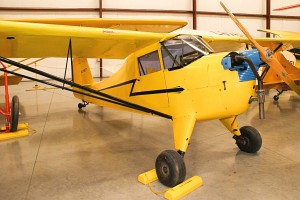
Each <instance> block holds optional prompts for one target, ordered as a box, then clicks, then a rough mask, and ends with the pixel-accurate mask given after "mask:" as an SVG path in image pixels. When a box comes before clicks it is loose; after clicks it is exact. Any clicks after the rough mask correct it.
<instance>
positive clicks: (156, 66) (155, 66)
mask: <svg viewBox="0 0 300 200" xmlns="http://www.w3.org/2000/svg"><path fill="white" fill-rule="evenodd" d="M138 63H139V70H140V75H141V76H143V75H146V74H150V73H153V72H157V71H159V70H160V69H161V67H160V62H159V57H158V51H154V52H151V53H148V54H146V55H144V56H141V57H139V58H138Z"/></svg>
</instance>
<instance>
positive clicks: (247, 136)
mask: <svg viewBox="0 0 300 200" xmlns="http://www.w3.org/2000/svg"><path fill="white" fill-rule="evenodd" d="M240 132H241V136H235V137H234V139H235V140H236V144H237V146H238V147H239V148H240V150H241V151H244V152H247V153H256V152H257V151H258V150H259V149H260V148H261V145H262V139H261V136H260V134H259V132H258V131H257V130H256V129H255V128H253V127H251V126H244V127H242V128H240Z"/></svg>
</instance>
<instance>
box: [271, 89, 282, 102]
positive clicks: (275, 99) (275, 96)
mask: <svg viewBox="0 0 300 200" xmlns="http://www.w3.org/2000/svg"><path fill="white" fill-rule="evenodd" d="M276 91H277V92H278V93H277V94H276V95H274V97H273V99H274V101H276V102H277V101H278V100H279V96H280V95H281V94H282V93H283V92H284V91H285V90H281V91H280V90H276Z"/></svg>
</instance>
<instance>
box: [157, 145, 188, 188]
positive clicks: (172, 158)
mask: <svg viewBox="0 0 300 200" xmlns="http://www.w3.org/2000/svg"><path fill="white" fill-rule="evenodd" d="M155 168H156V173H157V176H158V180H159V181H160V182H161V183H162V184H164V185H166V186H168V187H174V186H175V185H178V184H180V183H182V182H183V181H184V179H185V175H186V169H185V164H184V161H183V157H182V156H181V155H180V154H179V153H177V152H176V151H173V150H166V151H163V152H162V153H161V154H159V155H158V157H157V159H156V163H155Z"/></svg>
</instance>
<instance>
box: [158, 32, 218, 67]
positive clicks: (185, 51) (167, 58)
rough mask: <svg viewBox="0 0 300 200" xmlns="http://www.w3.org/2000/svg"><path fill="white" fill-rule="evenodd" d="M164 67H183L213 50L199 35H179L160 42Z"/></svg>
mask: <svg viewBox="0 0 300 200" xmlns="http://www.w3.org/2000/svg"><path fill="white" fill-rule="evenodd" d="M161 45H162V48H161V49H162V55H163V61H164V67H165V69H172V68H175V69H176V68H178V67H183V66H186V65H188V64H190V63H191V62H193V61H195V60H197V59H198V58H201V57H202V56H205V55H208V54H209V53H211V52H213V50H212V49H211V47H210V46H209V45H208V44H207V43H206V42H205V41H204V40H202V38H201V37H200V36H195V35H179V36H177V37H175V38H172V39H170V40H166V41H164V42H162V43H161Z"/></svg>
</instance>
